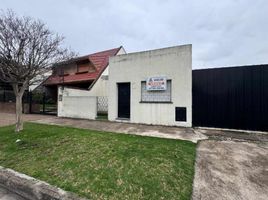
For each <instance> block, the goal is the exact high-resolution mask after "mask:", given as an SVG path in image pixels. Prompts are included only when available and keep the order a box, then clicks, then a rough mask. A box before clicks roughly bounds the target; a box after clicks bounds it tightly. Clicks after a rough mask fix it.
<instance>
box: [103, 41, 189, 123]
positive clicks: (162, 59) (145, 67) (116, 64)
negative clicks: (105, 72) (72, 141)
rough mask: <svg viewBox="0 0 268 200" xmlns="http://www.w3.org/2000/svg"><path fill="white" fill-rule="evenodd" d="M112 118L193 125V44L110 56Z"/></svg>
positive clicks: (110, 109)
mask: <svg viewBox="0 0 268 200" xmlns="http://www.w3.org/2000/svg"><path fill="white" fill-rule="evenodd" d="M109 63H110V68H109V93H108V97H109V103H108V119H109V120H110V121H120V122H125V121H127V122H131V123H143V124H154V125H169V126H185V127H191V126H192V46H191V45H182V46H175V47H170V48H163V49H157V50H151V51H144V52H137V53H129V54H124V55H117V56H113V57H111V58H110V61H109Z"/></svg>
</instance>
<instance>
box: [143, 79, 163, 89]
mask: <svg viewBox="0 0 268 200" xmlns="http://www.w3.org/2000/svg"><path fill="white" fill-rule="evenodd" d="M166 89H167V78H166V77H164V76H159V77H149V78H148V79H147V80H146V90H166Z"/></svg>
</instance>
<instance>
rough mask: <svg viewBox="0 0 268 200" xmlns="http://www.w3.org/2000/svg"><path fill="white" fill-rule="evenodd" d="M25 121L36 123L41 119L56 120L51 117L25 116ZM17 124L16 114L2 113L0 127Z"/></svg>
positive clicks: (0, 113) (0, 114)
mask: <svg viewBox="0 0 268 200" xmlns="http://www.w3.org/2000/svg"><path fill="white" fill-rule="evenodd" d="M22 118H23V120H24V121H36V120H40V119H47V118H55V116H51V115H37V114H23V116H22ZM12 124H15V114H11V113H2V112H0V127H1V126H8V125H12Z"/></svg>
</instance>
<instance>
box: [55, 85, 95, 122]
mask: <svg viewBox="0 0 268 200" xmlns="http://www.w3.org/2000/svg"><path fill="white" fill-rule="evenodd" d="M58 94H59V96H62V97H61V101H60V98H58V116H59V117H71V118H81V119H95V118H96V115H97V98H96V97H94V96H90V94H89V91H87V90H78V89H72V88H67V87H65V88H64V89H61V88H60V87H59V88H58Z"/></svg>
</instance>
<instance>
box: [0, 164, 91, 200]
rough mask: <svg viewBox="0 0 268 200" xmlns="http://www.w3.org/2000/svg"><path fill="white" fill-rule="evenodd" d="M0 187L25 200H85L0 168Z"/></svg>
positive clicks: (42, 182) (10, 170)
mask: <svg viewBox="0 0 268 200" xmlns="http://www.w3.org/2000/svg"><path fill="white" fill-rule="evenodd" d="M0 186H2V187H4V188H6V189H7V190H9V191H10V192H12V193H14V194H17V195H19V196H21V197H23V198H25V199H26V200H87V199H85V198H80V197H78V196H77V195H75V194H73V193H71V192H66V191H64V190H62V189H60V188H57V187H54V186H51V185H49V184H48V183H46V182H44V181H40V180H37V179H35V178H32V177H30V176H27V175H25V174H21V173H18V172H16V171H14V170H12V169H7V168H4V167H1V166H0Z"/></svg>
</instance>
